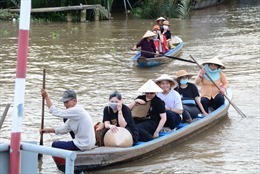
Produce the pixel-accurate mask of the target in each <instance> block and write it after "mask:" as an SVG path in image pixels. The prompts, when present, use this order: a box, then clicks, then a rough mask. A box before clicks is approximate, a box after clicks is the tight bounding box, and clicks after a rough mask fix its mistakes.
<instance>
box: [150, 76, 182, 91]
mask: <svg viewBox="0 0 260 174" xmlns="http://www.w3.org/2000/svg"><path fill="white" fill-rule="evenodd" d="M164 80H166V81H169V82H170V83H171V87H172V88H173V89H174V88H176V87H177V86H178V83H177V82H176V81H175V80H173V78H171V77H170V76H169V75H167V74H163V75H161V76H160V77H158V78H157V79H156V80H155V83H156V84H158V83H159V82H161V81H164Z"/></svg>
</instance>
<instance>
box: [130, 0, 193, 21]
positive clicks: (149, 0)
mask: <svg viewBox="0 0 260 174" xmlns="http://www.w3.org/2000/svg"><path fill="white" fill-rule="evenodd" d="M190 5H191V4H190V0H144V1H141V2H140V3H139V4H138V6H137V7H135V8H134V9H133V10H132V15H133V16H134V17H136V18H146V19H149V18H157V17H159V16H164V17H169V18H185V17H187V16H188V14H189V11H190Z"/></svg>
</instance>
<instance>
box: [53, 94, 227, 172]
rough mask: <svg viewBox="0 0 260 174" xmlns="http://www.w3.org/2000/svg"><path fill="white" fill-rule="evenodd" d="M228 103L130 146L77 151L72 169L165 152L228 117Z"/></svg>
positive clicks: (59, 164)
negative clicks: (158, 135) (157, 136)
mask: <svg viewBox="0 0 260 174" xmlns="http://www.w3.org/2000/svg"><path fill="white" fill-rule="evenodd" d="M227 96H228V98H229V99H232V91H231V89H228V90H227ZM229 105H230V104H229V102H228V101H227V100H225V104H223V105H222V106H221V107H220V108H218V109H217V110H215V111H213V112H211V113H210V114H209V115H208V116H206V117H198V119H196V121H194V122H193V123H191V124H180V125H179V127H178V129H177V130H172V131H171V132H160V137H159V138H157V139H154V140H152V141H149V142H139V143H138V144H137V145H135V146H133V147H129V148H118V147H96V148H94V149H93V150H90V151H85V152H77V158H76V160H75V167H74V169H75V172H80V171H90V170H96V169H99V168H104V167H106V166H111V165H115V164H120V163H124V162H127V161H133V160H135V159H138V160H140V159H142V158H146V157H148V156H150V155H152V154H155V153H159V152H161V151H164V150H166V149H167V148H169V147H173V146H175V145H176V144H178V143H180V142H183V141H185V140H187V139H188V138H190V137H193V136H195V135H197V134H198V133H200V132H202V131H204V130H206V129H208V128H209V127H211V126H212V125H214V124H216V123H217V122H219V121H220V120H221V119H222V118H224V117H225V116H227V112H228V108H229ZM53 158H54V161H55V163H56V165H57V167H58V168H59V170H61V171H64V169H65V161H64V159H61V158H56V157H53Z"/></svg>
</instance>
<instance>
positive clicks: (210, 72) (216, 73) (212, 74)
mask: <svg viewBox="0 0 260 174" xmlns="http://www.w3.org/2000/svg"><path fill="white" fill-rule="evenodd" d="M204 67H205V70H206V73H207V74H208V75H209V76H210V77H211V79H212V80H213V81H216V80H218V79H219V78H220V71H221V69H220V68H218V69H215V70H211V69H210V67H209V65H208V64H206V65H205V66H204ZM205 78H206V79H208V80H209V78H208V77H207V76H205Z"/></svg>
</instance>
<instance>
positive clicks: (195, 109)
mask: <svg viewBox="0 0 260 174" xmlns="http://www.w3.org/2000/svg"><path fill="white" fill-rule="evenodd" d="M183 109H184V111H187V112H188V113H189V115H190V117H191V118H196V117H197V116H198V114H199V113H200V110H199V108H198V107H197V106H195V105H192V106H191V105H183ZM182 115H183V114H182Z"/></svg>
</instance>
